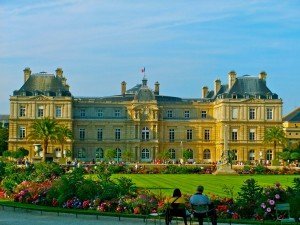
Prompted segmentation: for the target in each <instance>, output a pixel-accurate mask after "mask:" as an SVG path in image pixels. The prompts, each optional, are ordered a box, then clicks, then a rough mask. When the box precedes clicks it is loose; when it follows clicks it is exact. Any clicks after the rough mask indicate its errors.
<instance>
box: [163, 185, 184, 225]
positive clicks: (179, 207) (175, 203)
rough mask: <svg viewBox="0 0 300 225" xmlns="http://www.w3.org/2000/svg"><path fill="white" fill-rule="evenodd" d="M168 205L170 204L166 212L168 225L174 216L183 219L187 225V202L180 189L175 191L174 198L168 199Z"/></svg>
mask: <svg viewBox="0 0 300 225" xmlns="http://www.w3.org/2000/svg"><path fill="white" fill-rule="evenodd" d="M166 203H169V204H170V206H169V207H168V208H167V210H166V218H165V219H166V225H169V223H170V222H171V220H172V217H173V216H176V217H182V218H183V221H184V224H185V225H187V213H186V208H185V204H186V200H185V199H184V198H183V197H181V191H180V190H179V189H178V188H176V189H175V190H174V191H173V197H172V198H170V199H168V200H167V201H166Z"/></svg>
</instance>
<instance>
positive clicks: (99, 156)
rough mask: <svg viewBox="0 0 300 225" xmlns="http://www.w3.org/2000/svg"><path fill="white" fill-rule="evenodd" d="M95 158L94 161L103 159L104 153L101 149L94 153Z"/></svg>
mask: <svg viewBox="0 0 300 225" xmlns="http://www.w3.org/2000/svg"><path fill="white" fill-rule="evenodd" d="M95 158H96V159H103V158H104V151H103V149H102V148H97V149H96V151H95Z"/></svg>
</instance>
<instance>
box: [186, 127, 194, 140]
mask: <svg viewBox="0 0 300 225" xmlns="http://www.w3.org/2000/svg"><path fill="white" fill-rule="evenodd" d="M186 139H187V140H188V141H191V140H192V139H193V130H190V129H189V130H186Z"/></svg>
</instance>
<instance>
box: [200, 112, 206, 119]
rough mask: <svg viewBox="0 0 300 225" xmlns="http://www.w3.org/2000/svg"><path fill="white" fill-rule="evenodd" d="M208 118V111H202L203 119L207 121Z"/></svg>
mask: <svg viewBox="0 0 300 225" xmlns="http://www.w3.org/2000/svg"><path fill="white" fill-rule="evenodd" d="M206 117H207V112H206V110H202V111H201V118H202V119H206Z"/></svg>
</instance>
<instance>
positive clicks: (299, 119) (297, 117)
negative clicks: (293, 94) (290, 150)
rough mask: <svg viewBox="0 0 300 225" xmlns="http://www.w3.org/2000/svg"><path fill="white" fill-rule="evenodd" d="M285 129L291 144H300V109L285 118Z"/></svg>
mask: <svg viewBox="0 0 300 225" xmlns="http://www.w3.org/2000/svg"><path fill="white" fill-rule="evenodd" d="M282 120H283V129H284V131H285V136H286V138H287V139H288V140H289V141H290V143H291V144H300V108H297V109H295V110H293V111H292V112H290V113H289V114H288V115H286V116H285V117H283V119H282Z"/></svg>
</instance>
